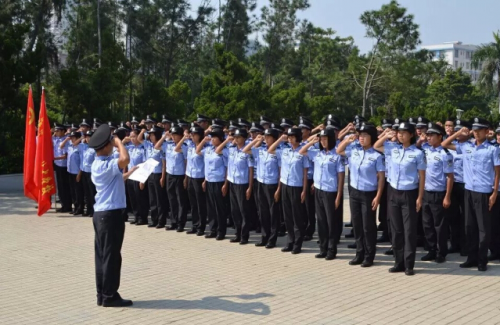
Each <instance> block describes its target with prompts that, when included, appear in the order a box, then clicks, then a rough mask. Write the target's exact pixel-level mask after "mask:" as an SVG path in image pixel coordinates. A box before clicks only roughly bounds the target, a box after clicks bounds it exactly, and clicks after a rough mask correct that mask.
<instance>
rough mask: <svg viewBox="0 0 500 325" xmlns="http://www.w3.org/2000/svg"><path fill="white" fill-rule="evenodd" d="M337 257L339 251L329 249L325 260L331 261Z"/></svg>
mask: <svg viewBox="0 0 500 325" xmlns="http://www.w3.org/2000/svg"><path fill="white" fill-rule="evenodd" d="M336 258H337V252H332V251H328V252H327V253H326V257H325V260H327V261H331V260H334V259H336Z"/></svg>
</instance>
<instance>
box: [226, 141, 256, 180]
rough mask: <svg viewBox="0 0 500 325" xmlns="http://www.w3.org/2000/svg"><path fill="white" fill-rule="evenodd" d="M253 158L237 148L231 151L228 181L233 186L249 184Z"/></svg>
mask: <svg viewBox="0 0 500 325" xmlns="http://www.w3.org/2000/svg"><path fill="white" fill-rule="evenodd" d="M253 165H254V163H253V158H252V156H251V155H249V154H247V153H244V152H243V151H242V150H241V149H238V148H237V147H232V148H230V149H229V158H228V163H227V180H228V181H230V182H231V183H233V184H248V183H249V180H248V174H249V168H250V167H253Z"/></svg>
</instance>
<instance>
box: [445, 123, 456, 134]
mask: <svg viewBox="0 0 500 325" xmlns="http://www.w3.org/2000/svg"><path fill="white" fill-rule="evenodd" d="M454 128H455V125H454V124H453V122H452V121H446V123H445V124H444V130H445V131H446V134H447V135H448V136H450V135H452V134H453V133H455V132H454V131H453V129H454Z"/></svg>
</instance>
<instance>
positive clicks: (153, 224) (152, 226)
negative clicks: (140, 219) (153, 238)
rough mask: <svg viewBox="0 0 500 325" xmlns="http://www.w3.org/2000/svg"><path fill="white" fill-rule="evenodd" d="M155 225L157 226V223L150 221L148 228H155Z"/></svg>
mask: <svg viewBox="0 0 500 325" xmlns="http://www.w3.org/2000/svg"><path fill="white" fill-rule="evenodd" d="M156 226H158V224H156V223H150V224H149V225H148V228H156Z"/></svg>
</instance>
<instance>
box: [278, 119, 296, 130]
mask: <svg viewBox="0 0 500 325" xmlns="http://www.w3.org/2000/svg"><path fill="white" fill-rule="evenodd" d="M293 124H294V123H293V121H292V120H290V119H287V118H282V119H281V123H280V126H281V127H283V128H291V127H292V126H293Z"/></svg>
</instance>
